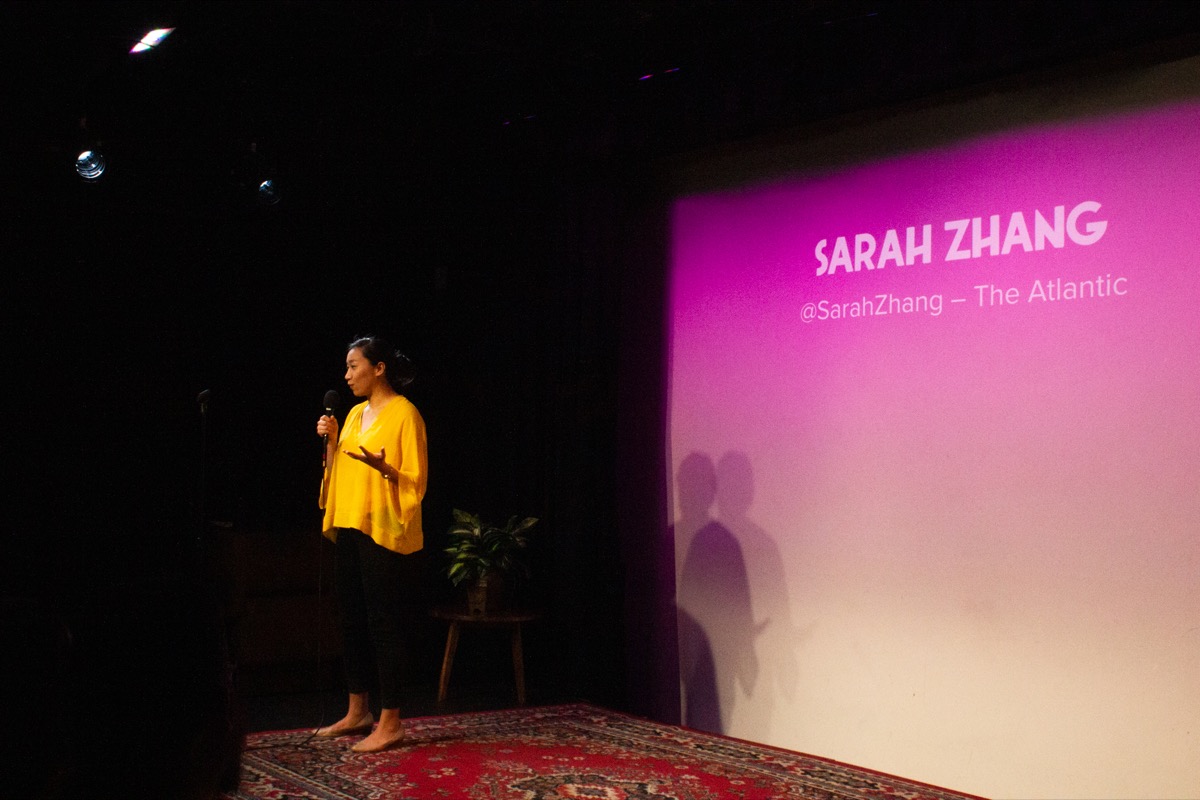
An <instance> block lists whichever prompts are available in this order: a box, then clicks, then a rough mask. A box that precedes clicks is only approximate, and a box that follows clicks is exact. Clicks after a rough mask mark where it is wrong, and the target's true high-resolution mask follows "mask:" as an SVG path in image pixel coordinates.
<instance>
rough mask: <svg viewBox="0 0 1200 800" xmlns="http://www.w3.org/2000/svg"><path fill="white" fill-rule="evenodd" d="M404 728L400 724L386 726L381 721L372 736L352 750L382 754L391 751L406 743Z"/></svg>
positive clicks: (354, 746)
mask: <svg viewBox="0 0 1200 800" xmlns="http://www.w3.org/2000/svg"><path fill="white" fill-rule="evenodd" d="M404 738H405V736H404V726H403V725H400V724H396V725H388V726H386V727H385V726H384V723H383V722H382V721H381V722H380V723H379V725H377V726H376V727H375V730H374V731H372V733H371V735H370V736H368V737H367V738H365V739H363V740H362V741H361V742H359V743H358V744H355V745H353V746H352V747H351V748H350V749H351V750H353V751H354V752H355V753H381V752H383V751H384V750H390V749H392V748H393V747H396V746H398V745H400V744H401V743H403V742H404Z"/></svg>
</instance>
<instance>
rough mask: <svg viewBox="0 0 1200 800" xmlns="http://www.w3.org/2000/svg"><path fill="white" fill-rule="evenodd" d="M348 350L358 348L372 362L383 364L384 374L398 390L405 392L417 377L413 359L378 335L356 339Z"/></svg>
mask: <svg viewBox="0 0 1200 800" xmlns="http://www.w3.org/2000/svg"><path fill="white" fill-rule="evenodd" d="M346 350H347V351H349V350H358V351H359V352H361V353H362V354H363V358H365V359H367V361H370V362H371V363H372V364H383V366H384V369H383V376H384V377H385V378H387V381H388V383H390V384H391V385H392V388H393V389H395V390H396V391H397V392H403V391H404V389H405V388H406V387H407V386H408V385H409V384H410V383H412V382H413V378H415V377H416V375H415V372H414V370H413V363H412V360H411V359H410V358H409V357H408V356H406V355H404V353H401V352H400V351H399V350H397V349H395V348H394V347H392V346H391V344H389V343H388V342H387V340H385V339H382V338H380V337H378V336H363V337H360V338H358V339H355V340H354V341H353V342H351V343H350V345H349V346H348V347H347V348H346Z"/></svg>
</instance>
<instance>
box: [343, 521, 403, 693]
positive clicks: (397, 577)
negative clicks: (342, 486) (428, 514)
mask: <svg viewBox="0 0 1200 800" xmlns="http://www.w3.org/2000/svg"><path fill="white" fill-rule="evenodd" d="M403 558H404V556H402V555H400V554H399V553H394V552H392V551H391V550H388V549H387V548H385V547H382V546H380V545H378V544H376V543H375V541H374V540H372V539H371V538H370V537H369V536H367V535H366V534H365V533H362V532H361V531H357V530H354V529H352V528H338V537H337V591H338V602H339V604H340V606H341V620H342V647H343V650H344V652H343V656H342V660H343V663H344V665H345V668H346V688H347V689H348V690H349V692H350V693H351V694H361V693H363V692H367V691H370V690H371V689H374V688H378V689H379V704H380V707H381V708H399V707H400V658H401V654H402V646H401V628H402V625H403V622H402V616H403V615H402V610H403V604H402V597H403V595H402V594H401V590H402V583H403V566H404V565H403V562H402V559H403Z"/></svg>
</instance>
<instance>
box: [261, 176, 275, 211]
mask: <svg viewBox="0 0 1200 800" xmlns="http://www.w3.org/2000/svg"><path fill="white" fill-rule="evenodd" d="M258 202H259V204H261V205H264V206H273V205H275V204H276V203H278V202H279V186H278V185H277V184H276V183H275V181H274V180H272V179H270V178H268V179H267V180H265V181H263V182H262V183H260V184H259V185H258Z"/></svg>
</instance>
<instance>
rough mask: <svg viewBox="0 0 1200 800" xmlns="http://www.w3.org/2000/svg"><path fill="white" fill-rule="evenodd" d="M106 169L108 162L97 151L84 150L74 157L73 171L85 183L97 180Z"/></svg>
mask: <svg viewBox="0 0 1200 800" xmlns="http://www.w3.org/2000/svg"><path fill="white" fill-rule="evenodd" d="M107 167H108V161H107V160H106V159H105V158H104V155H103V154H102V153H100V152H99V151H97V150H84V151H83V152H82V153H80V154H79V155H78V156H76V157H75V171H76V172H78V173H79V177H81V178H83V179H84V180H85V181H95V180H99V179H100V176H101V175H103V174H104V170H105V169H106V168H107Z"/></svg>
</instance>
